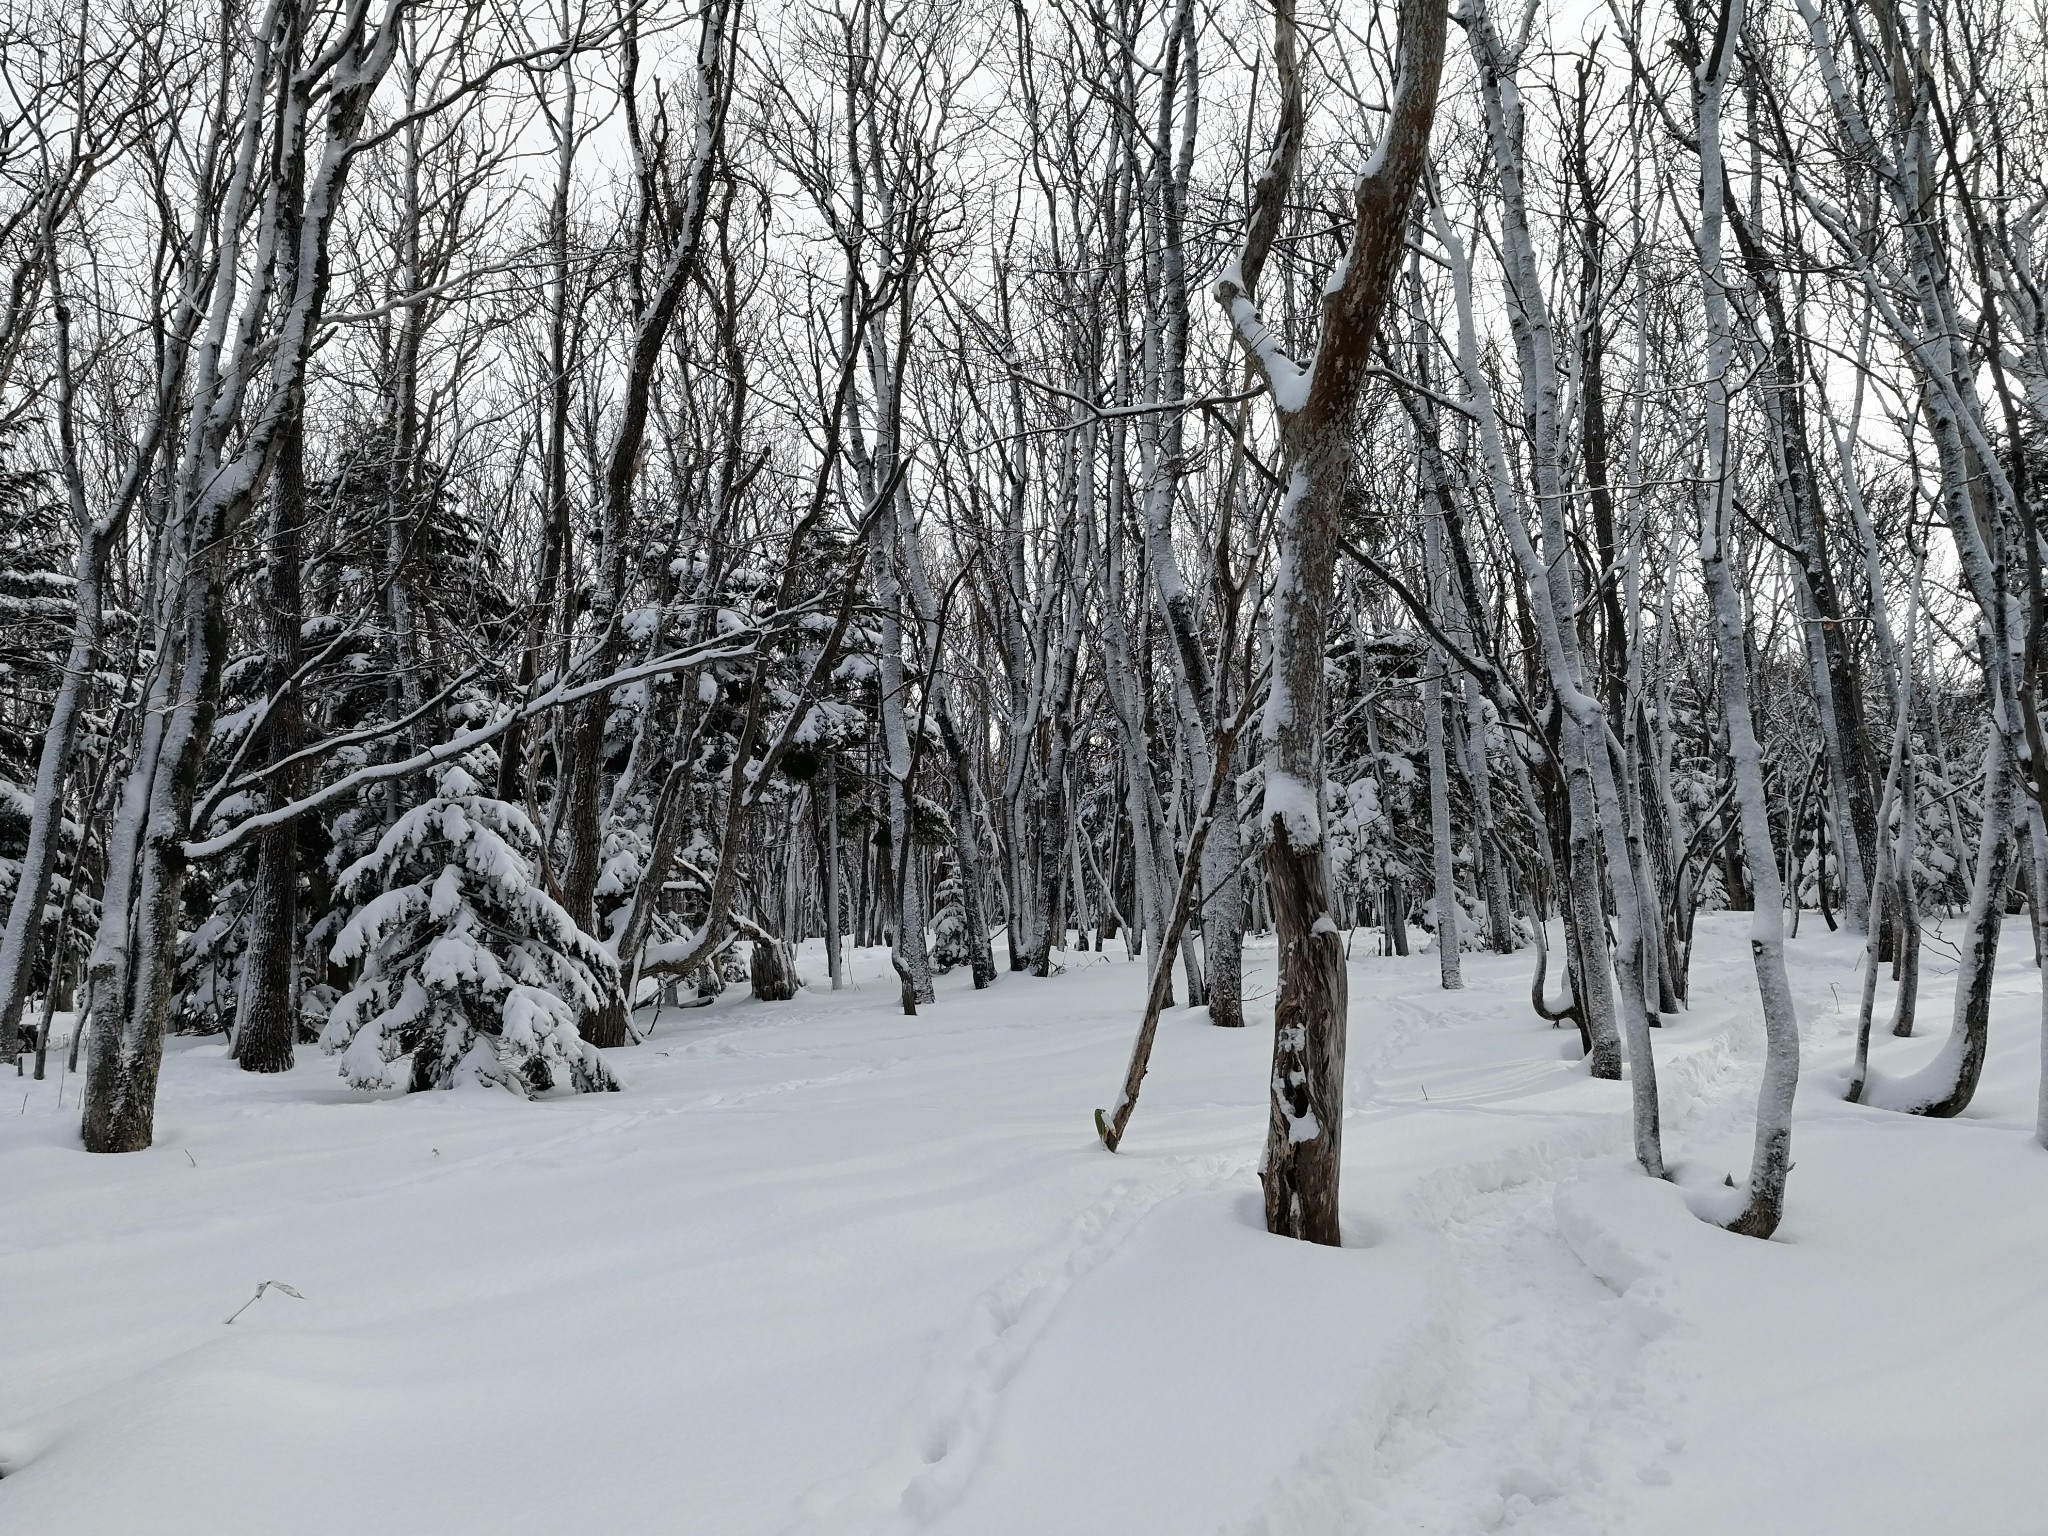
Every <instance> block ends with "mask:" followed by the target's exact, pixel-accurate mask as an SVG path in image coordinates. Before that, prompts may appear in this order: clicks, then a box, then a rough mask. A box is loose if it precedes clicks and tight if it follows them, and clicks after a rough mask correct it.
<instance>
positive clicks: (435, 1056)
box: [321, 766, 619, 1094]
mask: <svg viewBox="0 0 2048 1536" xmlns="http://www.w3.org/2000/svg"><path fill="white" fill-rule="evenodd" d="M539 846H540V838H539V835H538V834H537V833H536V832H535V830H534V827H533V823H532V822H530V821H529V820H528V819H527V818H526V815H525V813H524V812H522V811H521V810H520V809H519V808H518V807H516V806H513V805H510V804H507V803H506V802H505V801H503V800H499V799H495V798H493V797H492V796H490V795H488V794H486V793H484V791H483V790H482V788H481V787H480V786H479V785H478V783H477V781H476V779H475V778H474V777H473V776H472V775H471V774H470V773H469V771H468V770H466V769H464V768H462V767H460V766H456V767H450V768H446V769H443V770H442V771H441V775H440V779H439V783H438V785H437V788H436V792H435V794H434V795H433V797H432V798H431V799H429V800H426V801H425V802H423V803H422V804H420V805H418V806H415V807H414V808H413V809H411V810H409V811H407V812H406V813H405V814H404V815H403V816H401V817H400V818H399V819H398V821H397V822H396V823H395V824H393V826H392V827H391V828H390V830H389V831H387V832H386V833H385V834H384V836H383V837H382V839H380V840H379V842H378V844H377V847H376V849H375V850H374V851H373V852H372V853H370V854H369V855H368V856H367V857H365V858H363V859H361V860H359V861H357V863H356V864H355V865H353V866H352V867H351V868H350V869H349V870H348V871H347V872H346V873H345V874H344V875H343V876H342V882H341V883H342V889H343V892H344V894H345V895H346V896H348V897H349V898H350V899H351V900H353V901H355V902H356V903H357V906H356V911H355V915H354V916H352V917H351V918H350V919H349V921H348V922H347V923H346V924H345V925H344V926H343V928H342V930H341V932H340V934H339V935H338V936H337V937H336V939H335V941H334V950H333V957H334V959H335V961H336V962H337V963H340V964H351V963H355V962H360V964H361V970H360V973H359V977H358V980H357V981H356V984H355V985H354V986H353V987H352V988H350V989H349V991H348V992H347V993H345V994H344V995H343V996H342V997H341V998H340V1000H339V1001H337V1002H336V1003H335V1005H334V1009H333V1012H332V1013H330V1014H329V1015H328V1020H327V1027H326V1029H325V1031H324V1032H323V1034H322V1036H321V1045H322V1047H323V1048H324V1049H326V1050H328V1051H330V1052H333V1051H339V1052H340V1053H341V1058H342V1061H341V1072H342V1076H343V1077H345V1078H347V1079H348V1081H349V1082H350V1083H351V1084H353V1085H355V1086H356V1087H360V1088H382V1087H395V1086H397V1084H398V1081H399V1079H398V1075H397V1071H396V1064H397V1063H398V1062H399V1061H400V1060H401V1059H403V1058H405V1057H408V1056H409V1057H410V1058H411V1070H410V1073H409V1076H408V1078H407V1083H408V1086H409V1087H410V1088H411V1089H412V1090H414V1091H418V1090H420V1089H423V1088H447V1087H453V1086H454V1085H456V1084H457V1083H463V1082H476V1083H489V1084H494V1085H496V1086H499V1087H504V1088H510V1089H512V1090H514V1091H515V1092H519V1093H526V1094H531V1093H537V1092H543V1091H545V1090H547V1089H549V1088H553V1087H556V1086H560V1085H564V1084H566V1085H567V1086H569V1087H571V1088H573V1089H575V1090H576V1091H578V1092H582V1093H588V1092H594V1091H605V1090H611V1089H615V1088H617V1087H618V1080H617V1078H616V1077H614V1076H613V1074H612V1071H611V1069H610V1068H609V1067H608V1066H606V1065H605V1062H604V1058H603V1057H602V1056H601V1055H600V1054H599V1053H598V1051H597V1049H596V1047H594V1046H592V1045H591V1044H589V1043H588V1042H587V1041H585V1040H584V1039H583V1037H582V1036H581V1034H579V1033H578V1031H577V1021H578V1020H579V1019H580V1018H582V1017H584V1016H585V1015H587V1014H590V1013H593V1012H595V1011H596V1010H597V1009H598V1008H599V1007H600V1006H601V1005H602V1004H603V1003H604V1002H606V1001H607V1000H608V999H609V998H610V997H611V996H612V994H613V993H614V992H615V991H616V990H617V987H618V984H619V983H618V966H617V963H616V962H615V961H614V960H613V959H612V957H611V955H610V953H609V952H608V951H607V950H606V949H605V948H604V947H603V946H602V945H601V944H599V943H598V941H597V940H596V939H594V938H592V937H591V936H590V935H589V934H587V933H585V932H583V931H582V930H581V929H580V928H578V927H577V926H576V923H575V921H574V920H573V919H572V918H571V917H570V916H569V914H568V912H567V911H565V910H564V909H563V907H562V906H561V904H560V903H558V902H556V901H555V900H554V898H553V897H551V896H549V895H548V893H547V892H546V891H545V890H543V889H542V888H541V886H540V884H539V882H538V880H537V868H536V865H537V859H536V854H537V850H538V849H539Z"/></svg>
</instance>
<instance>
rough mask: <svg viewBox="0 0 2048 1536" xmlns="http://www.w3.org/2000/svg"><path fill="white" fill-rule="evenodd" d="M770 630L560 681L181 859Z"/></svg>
mask: <svg viewBox="0 0 2048 1536" xmlns="http://www.w3.org/2000/svg"><path fill="white" fill-rule="evenodd" d="M779 617H780V618H787V617H788V615H786V614H785V615H780V616H779ZM773 627H774V626H772V625H760V626H755V627H754V628H753V629H752V630H751V632H750V631H748V630H737V631H734V632H733V633H732V634H726V635H721V636H719V637H718V638H717V639H716V640H707V641H703V642H701V643H699V644H697V645H693V646H687V647H685V648H684V649H682V650H680V651H671V652H670V653H669V654H668V655H666V656H657V657H655V658H654V659H653V660H651V661H643V662H638V663H636V664H634V665H633V666H630V667H621V668H619V669H618V670H617V671H615V672H609V673H607V674H605V675H604V676H603V677H600V678H594V679H591V680H589V681H586V682H581V683H577V682H569V681H563V682H561V683H557V684H556V685H555V686H554V687H553V688H550V689H549V690H548V691H547V692H545V693H543V694H540V695H538V696H537V697H535V698H532V699H529V700H527V702H526V703H524V704H522V705H520V706H519V707H518V708H517V709H513V710H510V711H508V712H506V713H505V714H504V715H501V716H500V717H499V718H498V719H496V720H492V721H490V722H488V723H487V724H484V725H479V726H476V727H475V728H473V729H471V730H467V731H464V732H462V733H461V734H460V735H457V736H453V737H450V738H449V739H448V740H447V741H444V742H441V743H439V744H438V745H436V746H432V747H428V748H426V749H425V750H424V751H420V752H415V753H414V754H413V755H412V756H410V757H406V758H400V759H398V760H397V761H395V762H389V763H372V764H370V765H368V766H366V767H363V768H358V769H357V770H356V771H355V772H354V773H350V774H344V775H343V776H342V777H341V778H339V779H336V780H335V781H334V782H333V783H332V784H329V785H326V786H324V787H323V788H320V789H317V790H314V791H313V792H312V793H310V794H306V795H301V796H300V797H299V798H298V799H296V800H292V801H289V802H287V803H286V804H284V805H281V806H278V807H277V808H276V809H275V810H269V811H263V812H261V813H259V814H258V815H255V816H251V817H248V818H247V819H245V820H243V821H238V822H236V823H235V825H234V826H232V827H230V828H229V829H228V830H227V831H225V832H221V833H217V834H215V835H214V836H212V837H207V838H199V839H196V840H194V841H192V842H188V843H186V844H185V850H184V851H185V857H186V858H188V859H211V858H215V857H217V856H218V855H220V854H223V853H227V852H228V851H230V850H231V849H235V848H239V847H240V846H241V845H242V844H243V843H245V842H247V841H248V840H249V839H250V838H251V837H253V836H255V835H256V834H257V833H258V832H261V831H263V830H264V829H266V828H268V827H280V826H283V825H284V824H285V823H286V822H290V821H296V820H297V819H298V818H299V817H301V816H304V815H305V814H306V813H307V812H309V811H317V810H319V809H320V808H321V807H322V806H327V805H332V804H333V803H334V802H335V801H337V800H340V799H344V798H346V797H347V796H349V795H352V794H354V793H355V792H356V791H357V790H359V789H362V788H363V787H364V786H366V785H370V784H381V783H383V782H384V781H385V780H387V779H402V778H406V777H408V776H410V775H412V774H415V773H421V772H424V771H425V770H427V769H429V768H435V767H438V766H440V765H441V764H442V763H446V762H452V761H453V760H454V759H456V758H458V757H461V756H462V755H463V754H464V753H465V752H473V751H475V750H476V749H477V748H478V747H481V746H484V745H486V744H487V743H489V742H491V741H494V740H496V739H497V738H498V737H499V736H501V735H503V734H504V733H505V731H507V730H508V729H510V728H511V726H512V724H513V722H514V721H518V720H530V719H532V718H533V717H534V716H536V715H542V714H546V713H547V712H548V711H549V710H553V709H562V708H565V707H566V706H568V705H571V704H576V703H580V702H582V701H583V700H584V699H587V698H591V697H593V696H595V695H598V694H602V693H609V692H611V691H612V690H613V689H616V688H623V687H625V686H626V685H627V684H629V683H636V682H640V681H642V680H644V679H647V678H655V677H666V676H668V675H669V674H670V673H672V672H681V671H684V670H686V669H688V668H691V667H701V666H708V665H709V664H710V663H712V662H715V661H735V660H738V659H740V658H741V657H745V656H751V655H752V654H753V653H754V650H755V644H754V643H747V644H737V643H735V641H736V640H737V639H738V637H740V636H743V635H749V634H751V637H752V641H753V642H758V640H759V639H760V638H761V637H762V636H763V635H765V634H766V633H768V631H769V630H770V629H771V628H773Z"/></svg>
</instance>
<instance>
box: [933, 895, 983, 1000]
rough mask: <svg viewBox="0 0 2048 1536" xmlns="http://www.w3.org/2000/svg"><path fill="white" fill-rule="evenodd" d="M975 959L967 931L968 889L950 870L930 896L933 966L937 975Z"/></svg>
mask: <svg viewBox="0 0 2048 1536" xmlns="http://www.w3.org/2000/svg"><path fill="white" fill-rule="evenodd" d="M973 958H974V948H973V944H972V942H971V939H970V936H969V934H968V928H967V888H966V887H965V886H963V885H962V884H961V883H960V873H959V871H958V870H953V871H949V872H948V873H947V875H946V878H945V879H943V880H941V881H940V882H939V885H938V889H937V890H936V891H934V892H933V893H932V965H933V966H934V967H935V968H937V970H938V972H939V974H940V975H942V976H943V975H944V974H945V973H946V972H948V971H950V970H952V969H953V967H954V966H956V965H966V964H968V963H970V962H971V961H972V960H973Z"/></svg>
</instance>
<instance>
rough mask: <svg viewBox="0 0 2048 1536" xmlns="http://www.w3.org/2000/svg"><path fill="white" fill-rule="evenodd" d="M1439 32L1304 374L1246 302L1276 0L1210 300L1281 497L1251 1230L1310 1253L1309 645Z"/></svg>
mask: <svg viewBox="0 0 2048 1536" xmlns="http://www.w3.org/2000/svg"><path fill="white" fill-rule="evenodd" d="M1447 20H1448V17H1447V13H1446V8H1445V5H1444V3H1443V0H1402V3H1401V7H1400V13H1399V32H1398V36H1397V41H1396V44H1395V66H1394V67H1395V83H1394V94H1393V101H1392V105H1391V108H1390V110H1389V113H1388V117H1387V121H1386V124H1385V127H1384V130H1383V134H1382V137H1381V140H1380V143H1379V146H1378V148H1377V150H1376V151H1375V153H1374V156H1373V160H1372V164H1371V166H1370V168H1369V169H1368V170H1367V171H1365V172H1364V173H1363V174H1361V175H1360V176H1359V177H1358V179H1357V181H1356V182H1355V184H1354V186H1353V189H1352V196H1353V205H1354V213H1355V219H1356V221H1355V223H1354V225H1353V228H1352V235H1351V244H1350V248H1349V250H1348V251H1347V253H1346V255H1345V258H1344V262H1343V265H1342V267H1341V268H1340V271H1339V274H1338V276H1337V277H1336V278H1335V279H1334V280H1333V281H1331V282H1330V283H1329V284H1328V285H1326V287H1325V288H1324V290H1323V297H1322V314H1321V320H1322V324H1321V335H1320V337H1319V340H1318V343H1317V348H1316V354H1315V356H1314V357H1313V358H1312V359H1311V360H1310V362H1309V364H1308V366H1307V367H1305V368H1304V367H1301V366H1298V365H1297V364H1295V363H1294V362H1293V361H1292V360H1291V359H1290V358H1288V357H1287V356H1286V355H1285V353H1284V352H1283V351H1282V350H1281V347H1280V344H1279V341H1278V339H1277V338H1276V336H1275V335H1274V333H1273V332H1272V331H1271V330H1269V329H1268V328H1267V326H1266V323H1265V321H1264V319H1263V318H1262V317H1261V315H1260V313H1259V310H1258V306H1257V304H1256V302H1255V295H1256V292H1257V287H1258V278H1259V273H1260V270H1261V269H1262V268H1263V267H1264V265H1265V260H1266V256H1267V254H1268V252H1269V251H1270V249H1271V247H1272V242H1273V239H1274V237H1275V236H1276V235H1277V233H1278V232H1279V227H1280V222H1281V219H1282V216H1283V215H1284V213H1285V211H1286V205H1287V200H1288V196H1289V192H1290V189H1291V186H1292V183H1293V180H1294V172H1295V167H1296V164H1297V162H1298V160H1299V156H1300V152H1301V136H1302V131H1303V127H1304V123H1303V106H1302V93H1301V92H1302V87H1301V77H1300V69H1299V61H1298V46H1299V39H1298V34H1297V31H1296V26H1295V20H1294V3H1293V0H1278V3H1277V4H1276V6H1275V26H1274V50H1273V51H1274V62H1275V66H1276V73H1277V76H1278V80H1279V86H1280V120H1279V124H1278V138H1277V142H1276V144H1275V146H1274V149H1273V152H1272V155H1271V158H1270V159H1269V161H1268V163H1267V165H1266V168H1265V169H1264V171H1263V172H1262V173H1261V174H1260V176H1259V179H1258V181H1257V183H1256V184H1255V186H1254V189H1253V202H1252V210H1251V217H1250V220H1249V224H1248V228H1247V230H1246V234H1245V243H1244V249H1243V251H1242V252H1241V253H1240V255H1239V258H1238V260H1237V261H1235V262H1233V263H1231V265H1230V266H1229V267H1228V268H1227V269H1226V270H1225V272H1224V275H1223V277H1222V278H1221V280H1220V281H1219V282H1218V283H1217V285H1216V299H1217V302H1218V303H1219V304H1220V305H1221V306H1222V307H1223V310H1224V312H1225V313H1226V314H1227V315H1228V316H1229V318H1230V321H1231V324H1232V327H1233V329H1234V330H1235V332H1236V336H1237V341H1238V344H1239V346H1240V347H1241V348H1242V350H1243V352H1244V354H1245V357H1246V359H1247V360H1248V361H1249V363H1250V364H1251V366H1252V368H1253V370H1254V371H1255V372H1256V373H1257V374H1258V376H1259V377H1260V378H1261V379H1262V380H1263V382H1264V383H1265V384H1266V386H1267V388H1268V389H1269V390H1270V391H1271V392H1272V396H1273V405H1274V409H1275V412H1276V414H1277V416H1278V418H1279V422H1280V453H1281V463H1282V465H1283V467H1284V482H1285V487H1286V489H1285V491H1284V492H1283V494H1282V497H1281V504H1280V512H1279V517H1278V522H1277V528H1276V532H1277V540H1276V542H1277V546H1278V553H1279V570H1280V573H1281V575H1280V579H1279V581H1278V582H1277V584H1276V586H1275V588H1274V593H1273V615H1272V628H1271V635H1272V658H1273V659H1272V666H1273V681H1272V686H1271V689H1270V692H1269V694H1268V698H1267V704H1266V715H1265V720H1264V725H1263V736H1264V741H1265V749H1266V802H1265V808H1264V821H1265V824H1266V880H1267V885H1268V887H1269V889H1270V891H1271V897H1272V902H1273V916H1274V926H1275V928H1276V930H1277V934H1278V939H1279V967H1280V980H1279V995H1278V997H1277V998H1276V1000H1275V1003H1274V1009H1273V1025H1274V1028H1273V1068H1272V1076H1271V1081H1270V1088H1271V1109H1270V1114H1269V1116H1268V1120H1267V1130H1266V1154H1265V1161H1264V1164H1263V1166H1262V1168H1261V1170H1260V1182H1261V1183H1262V1185H1263V1186H1264V1189H1265V1205H1266V1229H1267V1230H1268V1231H1269V1232H1273V1233H1276V1234H1278V1235H1281V1236H1285V1237H1296V1238H1303V1239H1306V1240H1308V1241H1310V1242H1317V1243H1329V1244H1335V1243H1338V1242H1340V1241H1341V1233H1340V1227H1339V1219H1338V1188H1339V1168H1340V1159H1341V1155H1342V1139H1343V1129H1344V1037H1345V1029H1346V1023H1347V1020H1346V1006H1347V991H1346V977H1345V968H1344V966H1345V962H1344V951H1343V946H1342V944H1341V941H1340V935H1339V933H1338V929H1337V925H1336V923H1335V922H1334V921H1333V920H1332V918H1331V915H1330V908H1331V904H1332V903H1331V893H1330V881H1329V867H1328V855H1327V851H1326V845H1325V843H1324V839H1323V815H1322V785H1323V750H1324V719H1323V715H1324V694H1325V684H1324V675H1323V648H1324V643H1325V640H1326V637H1327V633H1328V629H1329V606H1330V588H1331V580H1332V576H1333V574H1334V568H1335V564H1336V557H1337V551H1338V545H1339V529H1338V521H1339V518H1340V516H1341V514H1342V506H1343V500H1344V491H1345V482H1346V479H1347V477H1348V476H1349V474H1350V470H1351V463H1352V449H1351V434H1352V430H1353V425H1352V415H1353V412H1354V411H1355V410H1356V407H1357V402H1358V395H1359V388H1360V385H1361V383H1362V382H1363V380H1364V377H1365V372H1366V365H1367V362H1368V360H1369V358H1370V354H1371V351H1372V348H1373V346H1374V342H1375V337H1376V333H1377V331H1378V329H1379V321H1380V315H1381V313H1382V312H1383V311H1384V309H1385V307H1386V301H1387V297H1388V294H1389V292H1390V291H1391V290H1392V288H1393V285H1394V280H1395V276H1396V274H1397V272H1398V271H1399V264H1400V257H1401V250H1402V237H1403V235H1404V233H1405V232H1406V229H1407V226H1408V206H1409V202H1410V200H1411V199H1412V198H1413V197H1414V195H1415V190H1416V187H1417V185H1418V183H1419V182H1420V180H1421V176H1422V171H1423V167H1424V164H1425V162H1426V158H1427V154H1428V146H1429V131H1430V126H1431V124H1432V122H1433V121H1434V119H1435V116H1436V99H1437V85H1438V80H1439V77H1440V76H1441V74H1442V69H1443V52H1444V34H1445V30H1446V24H1447ZM1162 958H1163V957H1162Z"/></svg>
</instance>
